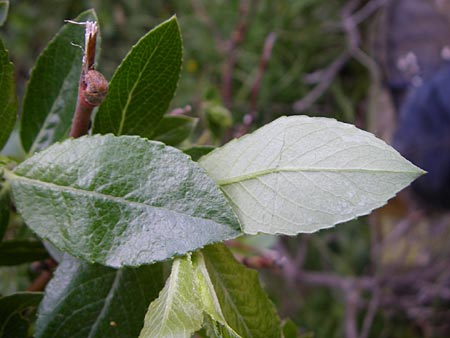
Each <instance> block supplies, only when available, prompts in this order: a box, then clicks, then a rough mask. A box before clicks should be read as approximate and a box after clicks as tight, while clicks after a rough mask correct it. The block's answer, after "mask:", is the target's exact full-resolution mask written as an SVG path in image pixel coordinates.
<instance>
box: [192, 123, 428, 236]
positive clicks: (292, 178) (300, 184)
mask: <svg viewBox="0 0 450 338" xmlns="http://www.w3.org/2000/svg"><path fill="white" fill-rule="evenodd" d="M199 164H200V166H202V167H203V168H205V169H206V171H207V172H208V174H209V175H210V176H211V177H212V178H213V179H214V180H215V181H216V183H217V184H218V185H219V186H220V187H221V189H222V191H223V192H224V193H225V195H226V196H227V197H228V199H229V201H230V202H231V204H232V205H233V209H234V211H235V212H236V214H237V215H238V217H239V220H240V221H241V224H242V225H243V231H244V232H246V233H249V234H255V233H258V232H265V233H271V234H275V233H282V234H289V235H292V234H296V233H299V232H314V231H317V230H319V229H322V228H329V227H331V226H333V225H335V224H337V223H340V222H344V221H347V220H350V219H352V218H355V217H357V216H361V215H365V214H367V213H369V212H370V211H371V210H373V209H375V208H378V207H380V206H382V205H383V204H385V203H386V201H387V200H388V199H390V198H391V197H393V196H394V195H395V194H396V193H397V192H398V191H399V190H401V189H403V188H404V187H406V186H407V185H408V184H409V183H411V181H413V180H414V179H415V178H416V177H418V176H419V175H421V174H423V173H424V172H423V171H422V170H420V169H419V168H417V167H416V166H414V165H413V164H411V163H410V162H408V161H407V160H405V159H404V158H402V157H401V155H400V154H399V153H398V152H397V151H395V150H394V149H393V148H391V147H390V146H388V145H387V144H386V143H384V142H383V141H381V140H379V139H377V138H376V137H375V136H373V135H372V134H369V133H367V132H365V131H362V130H359V129H357V128H355V127H354V126H352V125H348V124H344V123H340V122H337V121H335V120H332V119H326V118H311V117H307V116H291V117H282V118H279V119H278V120H276V121H274V122H272V123H270V124H268V125H266V126H264V127H262V128H260V129H259V130H257V131H256V132H254V133H253V134H251V135H247V136H244V137H242V138H240V139H237V140H233V141H231V142H229V143H228V144H226V145H225V146H223V147H221V148H219V149H217V150H215V151H213V152H212V153H210V154H208V155H207V156H205V157H203V158H202V159H201V160H200V161H199Z"/></svg>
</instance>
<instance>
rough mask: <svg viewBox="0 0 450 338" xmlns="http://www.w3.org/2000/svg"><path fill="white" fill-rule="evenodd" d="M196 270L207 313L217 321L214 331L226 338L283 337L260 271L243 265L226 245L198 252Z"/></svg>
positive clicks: (195, 259)
mask: <svg viewBox="0 0 450 338" xmlns="http://www.w3.org/2000/svg"><path fill="white" fill-rule="evenodd" d="M194 268H195V269H196V273H197V278H198V280H199V288H200V292H201V299H202V302H203V303H204V307H205V312H206V313H207V314H208V315H209V316H211V318H212V319H213V320H214V321H215V322H217V324H215V327H214V328H213V331H216V332H219V333H221V334H223V335H224V336H225V337H242V338H245V337H254V338H258V337H261V338H266V337H273V338H276V337H281V329H280V321H279V319H278V316H277V314H276V311H275V307H274V306H273V304H272V302H271V301H270V300H269V299H268V297H267V294H266V293H265V292H264V290H263V289H262V288H261V285H260V283H259V280H258V275H257V272H256V271H252V270H250V269H247V268H245V267H244V266H242V264H239V263H238V262H237V261H236V260H235V259H234V257H233V255H232V254H231V252H230V251H229V250H228V249H227V247H226V246H225V245H223V244H216V245H210V246H208V247H206V248H204V249H203V250H201V251H200V252H198V253H196V254H195V257H194ZM219 336H222V335H219Z"/></svg>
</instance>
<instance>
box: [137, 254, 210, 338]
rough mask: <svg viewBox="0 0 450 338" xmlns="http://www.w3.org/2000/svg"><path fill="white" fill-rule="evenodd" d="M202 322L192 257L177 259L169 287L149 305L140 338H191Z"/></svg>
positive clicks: (201, 308)
mask: <svg viewBox="0 0 450 338" xmlns="http://www.w3.org/2000/svg"><path fill="white" fill-rule="evenodd" d="M202 323H203V305H202V303H201V300H200V298H199V295H198V291H197V281H196V279H195V275H194V270H193V267H192V262H191V257H190V255H187V256H185V257H181V258H177V259H175V260H174V262H173V265H172V272H171V274H170V277H169V279H168V280H167V282H166V286H165V287H164V289H163V290H162V291H161V293H160V294H159V297H158V299H156V300H155V301H154V302H153V303H152V304H150V307H149V309H148V312H147V314H146V316H145V320H144V328H143V329H142V331H141V334H140V335H139V338H159V337H164V338H189V337H191V335H192V334H193V333H194V332H196V331H198V330H199V329H200V328H201V325H202Z"/></svg>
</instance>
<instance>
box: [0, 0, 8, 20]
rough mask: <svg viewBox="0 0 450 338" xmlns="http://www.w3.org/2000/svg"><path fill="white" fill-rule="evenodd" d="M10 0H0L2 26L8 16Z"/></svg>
mask: <svg viewBox="0 0 450 338" xmlns="http://www.w3.org/2000/svg"><path fill="white" fill-rule="evenodd" d="M8 11H9V0H0V26H3V25H4V24H5V22H6V18H7V17H8Z"/></svg>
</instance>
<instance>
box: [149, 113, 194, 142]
mask: <svg viewBox="0 0 450 338" xmlns="http://www.w3.org/2000/svg"><path fill="white" fill-rule="evenodd" d="M196 123H197V119H196V118H193V117H189V116H181V115H179V116H172V115H166V116H164V117H163V118H162V120H161V121H160V122H159V124H158V126H157V127H156V129H155V131H154V132H153V135H152V139H153V140H157V141H161V142H162V143H165V144H167V145H168V146H176V145H178V144H180V143H181V142H183V141H184V140H185V139H187V138H188V137H189V135H190V134H191V132H192V129H194V127H195V125H196Z"/></svg>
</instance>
